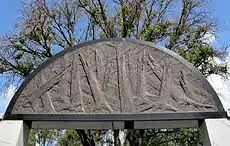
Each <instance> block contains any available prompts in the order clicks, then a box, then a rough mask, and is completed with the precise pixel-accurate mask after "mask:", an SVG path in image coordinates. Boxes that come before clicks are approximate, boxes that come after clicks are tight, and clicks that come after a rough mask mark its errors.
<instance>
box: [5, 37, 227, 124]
mask: <svg viewBox="0 0 230 146" xmlns="http://www.w3.org/2000/svg"><path fill="white" fill-rule="evenodd" d="M39 115H40V116H39ZM50 115H52V116H50ZM217 117H225V113H224V109H223V107H222V105H221V102H220V100H219V98H218V96H217V94H216V92H215V91H214V90H213V88H212V87H211V85H210V84H209V83H208V81H207V80H206V79H205V77H203V75H202V74H201V73H200V72H199V71H198V70H197V69H196V68H195V67H193V66H192V64H190V63H189V62H188V61H186V60H185V59H183V58H182V57H180V56H179V55H177V54H175V53H174V52H172V51H170V50H167V49H166V48H163V47H159V46H156V45H154V44H152V43H148V42H145V41H140V40H133V39H103V40H97V41H91V42H87V43H83V44H80V45H77V46H74V47H72V48H70V49H66V50H64V51H62V52H60V53H58V54H57V55H55V56H53V57H52V58H50V59H48V60H47V61H46V62H44V63H43V64H42V65H40V66H39V67H38V68H37V69H36V70H35V71H34V72H33V73H32V74H31V75H29V76H28V77H27V78H26V79H25V81H24V82H23V84H22V85H21V86H20V88H19V89H18V90H17V92H16V93H15V95H14V97H13V98H12V100H11V102H10V104H9V106H8V108H7V110H6V113H5V116H4V119H22V120H32V119H36V120H39V119H40V120H42V119H51V120H58V119H59V120H60V119H62V120H63V119H66V120H72V119H75V120H76V119H78V120H82V119H84V120H99V119H100V120H180V119H181V120H186V119H198V120H199V119H205V118H217ZM52 118H53V119H52Z"/></svg>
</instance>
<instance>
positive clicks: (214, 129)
mask: <svg viewBox="0 0 230 146" xmlns="http://www.w3.org/2000/svg"><path fill="white" fill-rule="evenodd" d="M201 136H202V139H203V145H204V146H230V120H228V119H205V121H204V122H203V123H202V125H201Z"/></svg>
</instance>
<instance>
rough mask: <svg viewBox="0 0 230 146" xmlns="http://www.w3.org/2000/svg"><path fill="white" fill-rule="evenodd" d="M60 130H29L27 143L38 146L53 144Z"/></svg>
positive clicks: (30, 145)
mask: <svg viewBox="0 0 230 146" xmlns="http://www.w3.org/2000/svg"><path fill="white" fill-rule="evenodd" d="M59 135H60V132H59V131H58V130H51V129H43V130H34V129H31V130H30V135H29V138H28V145H29V146H34V145H35V144H38V145H39V146H47V145H51V144H53V143H54V142H55V141H57V138H58V136H59Z"/></svg>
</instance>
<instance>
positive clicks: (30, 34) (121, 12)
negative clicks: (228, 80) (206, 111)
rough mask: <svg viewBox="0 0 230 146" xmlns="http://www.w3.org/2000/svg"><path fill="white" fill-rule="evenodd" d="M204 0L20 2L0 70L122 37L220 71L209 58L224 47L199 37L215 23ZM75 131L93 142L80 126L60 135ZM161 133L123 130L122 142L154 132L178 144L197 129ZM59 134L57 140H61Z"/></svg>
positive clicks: (17, 71)
mask: <svg viewBox="0 0 230 146" xmlns="http://www.w3.org/2000/svg"><path fill="white" fill-rule="evenodd" d="M209 3H210V1H209V0H206V1H204V0H179V1H176V2H175V1H173V0H130V1H128V0H84V1H83V0H52V1H51V0H36V1H35V0H33V1H30V2H25V4H24V6H25V7H24V8H23V9H22V11H21V12H22V15H21V17H20V21H19V24H18V26H17V27H18V29H17V30H18V31H17V32H15V34H10V35H8V36H4V37H3V38H2V43H1V50H0V72H1V73H2V74H4V75H10V76H11V77H15V76H16V77H18V78H21V79H22V80H23V79H24V78H25V77H26V76H27V75H28V74H30V73H31V72H32V71H33V70H34V69H35V68H37V66H38V65H39V64H41V63H42V62H44V61H45V60H46V59H48V58H50V57H52V56H53V55H54V54H56V53H57V52H59V51H61V50H64V49H68V48H69V47H71V46H73V45H76V44H78V43H81V42H85V41H88V40H94V39H99V38H106V37H112V38H113V37H123V38H126V37H127V38H136V39H142V40H146V41H150V42H153V43H156V44H160V45H162V46H165V47H167V48H168V49H170V50H172V51H174V52H175V53H177V54H179V55H181V56H183V57H184V58H186V59H187V60H188V61H190V62H191V63H192V64H193V65H194V66H195V67H197V68H199V69H200V71H201V72H202V73H203V74H204V75H205V76H208V75H210V74H222V75H224V74H226V73H227V67H226V66H225V65H218V64H216V63H215V62H213V61H211V60H213V59H214V58H215V57H221V56H222V55H224V52H222V51H220V50H218V49H217V48H215V47H214V46H212V44H209V43H207V41H205V36H206V35H207V34H212V35H215V30H216V28H217V22H216V21H214V19H212V16H211V13H209V12H208V9H207V7H208V4H209ZM76 132H77V134H78V139H80V140H81V142H82V144H83V145H94V144H95V139H94V138H92V136H90V135H92V134H89V133H88V134H87V132H86V131H84V130H77V131H74V132H73V131H66V133H65V135H67V138H68V135H72V136H73V133H74V134H76ZM115 133H117V132H115ZM163 133H164V134H162V131H158V130H144V131H140V130H135V131H130V130H128V131H127V132H126V141H127V142H128V143H129V144H133V145H135V144H143V145H149V144H153V145H154V143H155V142H156V139H157V138H156V135H157V136H158V135H160V136H163V137H164V138H163V139H161V141H162V140H163V141H162V143H161V145H163V144H170V143H172V142H174V143H176V144H178V145H180V143H179V142H178V141H180V142H183V143H184V144H185V143H186V142H184V140H186V139H187V138H188V137H190V138H193V139H194V143H196V144H197V143H199V139H198V138H197V137H198V136H199V134H197V130H191V129H190V130H187V129H179V130H178V129H173V130H172V129H168V130H163ZM169 133H171V134H170V135H169V136H168V135H167V134H169ZM185 133H186V134H185ZM94 134H95V133H94ZM131 134H132V136H131ZM115 135H116V134H115ZM154 135H155V136H154ZM188 135H190V136H188ZM134 137H135V138H134ZM144 137H148V139H146V138H144ZM178 137H179V138H178ZM65 138H66V137H65V136H64V137H62V140H60V141H65V140H63V139H65ZM74 138H77V137H76V136H74ZM116 139H117V138H115V141H117V140H116ZM158 140H159V139H158ZM187 142H188V140H187ZM155 144H156V143H155ZM158 144H159V143H158ZM187 145H192V144H187Z"/></svg>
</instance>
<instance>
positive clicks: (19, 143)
mask: <svg viewBox="0 0 230 146" xmlns="http://www.w3.org/2000/svg"><path fill="white" fill-rule="evenodd" d="M29 130H30V128H29V127H28V125H27V124H26V123H25V122H23V121H22V120H2V121H0V146H27V141H28V136H29Z"/></svg>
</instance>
